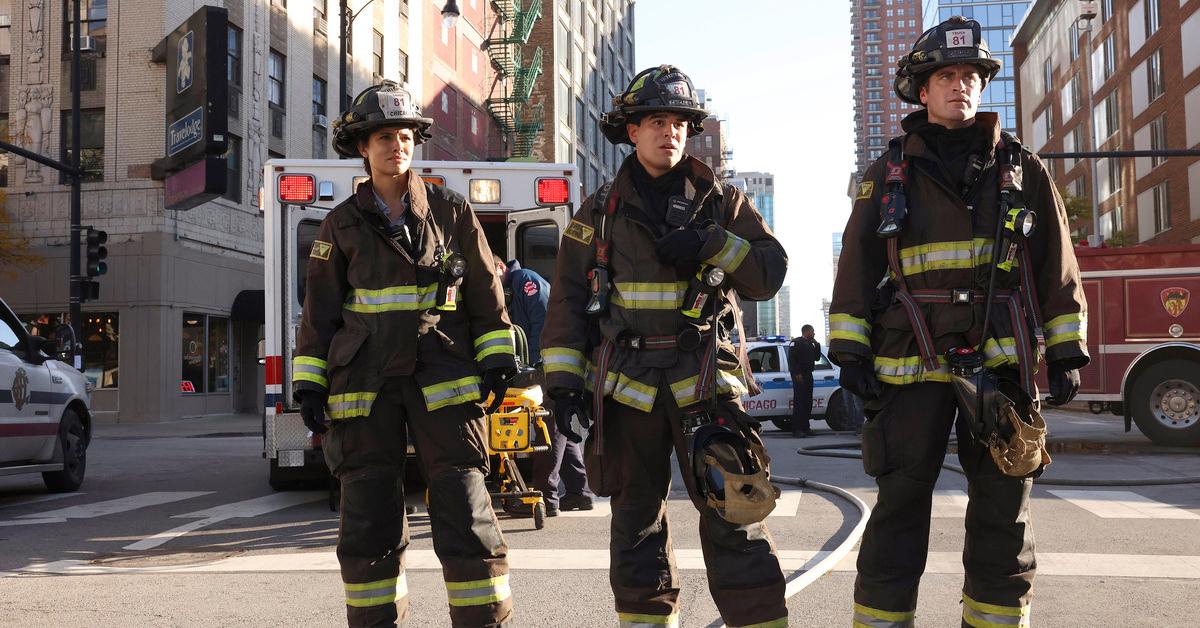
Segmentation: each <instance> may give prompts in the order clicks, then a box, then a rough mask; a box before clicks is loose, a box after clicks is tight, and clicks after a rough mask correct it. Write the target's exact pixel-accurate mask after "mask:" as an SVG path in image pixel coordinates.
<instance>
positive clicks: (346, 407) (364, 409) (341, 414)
mask: <svg viewBox="0 0 1200 628" xmlns="http://www.w3.org/2000/svg"><path fill="white" fill-rule="evenodd" d="M375 397H376V393H367V392H362V393H359V392H356V393H345V394H341V395H333V396H332V397H330V398H329V400H328V401H327V402H326V405H327V406H328V407H329V418H331V419H349V418H351V417H356V416H367V415H369V414H371V405H372V404H373V403H375Z"/></svg>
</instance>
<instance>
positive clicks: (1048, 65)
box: [1042, 58, 1054, 95]
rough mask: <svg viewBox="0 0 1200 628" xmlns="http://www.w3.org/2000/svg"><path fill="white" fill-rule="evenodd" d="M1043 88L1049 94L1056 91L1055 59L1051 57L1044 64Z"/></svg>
mask: <svg viewBox="0 0 1200 628" xmlns="http://www.w3.org/2000/svg"><path fill="white" fill-rule="evenodd" d="M1042 90H1043V92H1044V93H1045V94H1047V95H1049V94H1052V93H1054V60H1053V59H1050V58H1047V59H1046V61H1045V62H1044V63H1043V64H1042Z"/></svg>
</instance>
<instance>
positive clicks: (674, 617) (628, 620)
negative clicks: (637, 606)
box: [617, 613, 679, 628]
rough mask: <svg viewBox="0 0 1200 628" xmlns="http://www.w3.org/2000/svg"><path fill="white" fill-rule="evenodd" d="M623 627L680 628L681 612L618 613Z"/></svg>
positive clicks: (618, 618) (618, 619)
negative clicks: (651, 613) (667, 613)
mask: <svg viewBox="0 0 1200 628" xmlns="http://www.w3.org/2000/svg"><path fill="white" fill-rule="evenodd" d="M617 621H619V622H620V626H621V628H663V627H664V626H665V627H666V628H678V626H679V614H678V613H671V614H670V615H650V614H648V613H617Z"/></svg>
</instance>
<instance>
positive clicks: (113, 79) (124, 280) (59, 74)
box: [0, 0, 632, 421]
mask: <svg viewBox="0 0 1200 628" xmlns="http://www.w3.org/2000/svg"><path fill="white" fill-rule="evenodd" d="M535 1H536V0H535ZM542 1H543V2H545V3H547V4H548V3H549V2H550V0H542ZM209 4H220V5H223V6H224V7H226V8H227V9H228V12H229V23H230V30H229V36H228V41H227V50H226V51H225V54H226V56H227V58H228V60H229V71H228V76H227V80H228V82H229V86H230V119H229V135H230V146H229V151H228V153H227V157H228V182H229V191H228V192H227V193H226V195H225V197H224V198H219V199H216V200H213V201H210V202H207V203H204V204H201V205H199V206H197V207H195V208H193V209H191V210H188V211H172V210H166V209H164V202H163V183H162V181H158V180H155V179H153V178H151V167H150V165H151V163H152V162H153V161H154V160H155V159H156V158H159V157H162V156H163V155H164V129H163V126H164V125H163V119H164V118H163V116H164V111H163V109H164V90H165V89H166V87H165V81H166V79H165V69H166V67H165V65H164V64H162V63H157V62H155V61H153V60H152V58H151V51H152V50H153V49H154V47H155V46H156V45H157V44H158V43H159V42H160V41H161V40H162V39H163V37H164V36H165V35H166V34H167V33H168V32H170V31H171V30H173V29H174V28H175V27H176V26H177V25H179V24H180V23H182V22H183V21H184V20H185V19H187V18H188V17H189V16H190V15H191V14H192V13H193V12H194V10H195V9H196V7H197V6H198V4H197V3H195V2H193V1H192V0H153V1H151V0H146V1H144V2H136V3H133V2H122V3H115V2H108V3H106V2H102V1H100V0H91V1H89V0H84V6H83V15H84V25H83V34H84V35H86V36H87V37H88V38H89V39H88V40H87V41H86V42H85V45H84V46H83V47H82V49H83V50H85V52H84V54H83V57H84V63H83V70H84V71H83V76H84V81H83V85H82V88H81V94H80V95H81V99H82V115H81V123H82V133H81V139H82V148H83V150H82V155H81V157H82V160H83V163H84V165H85V168H86V170H87V172H88V175H87V179H86V181H85V183H84V184H83V194H82V216H83V219H82V222H83V224H84V225H92V226H94V227H95V228H98V229H103V230H106V231H107V232H108V234H109V243H108V250H109V256H108V260H107V261H108V265H109V271H108V273H107V274H106V275H104V276H102V277H100V278H99V283H100V299H99V300H97V301H91V302H88V303H86V304H85V305H84V319H85V320H84V321H83V324H84V329H85V337H86V339H87V343H86V346H87V349H86V350H85V354H84V370H85V372H86V373H87V375H88V376H89V377H91V378H92V379H93V380H94V381H95V382H96V384H97V390H96V392H95V394H94V396H93V401H94V407H95V409H96V411H97V415H98V419H99V420H100V421H117V420H120V421H151V420H160V419H170V418H177V417H183V416H194V415H203V414H214V413H227V412H233V411H254V410H258V409H259V408H260V407H261V405H262V404H261V401H260V400H261V395H262V393H263V383H262V372H261V368H260V367H259V366H258V364H257V363H256V358H257V342H258V339H259V338H260V337H261V336H262V331H261V325H262V321H263V313H262V298H263V297H262V289H263V279H262V278H263V270H262V263H263V262H262V248H263V235H262V218H261V215H260V213H259V208H258V200H257V199H258V193H259V188H260V186H261V184H262V172H263V165H264V162H265V161H266V160H267V159H269V158H271V157H288V158H310V157H331V156H333V153H332V151H331V150H329V148H328V145H329V135H328V134H329V129H328V124H329V122H328V121H329V119H330V118H333V117H335V116H336V115H337V114H338V109H339V107H338V102H337V100H338V99H337V92H338V87H337V86H338V83H339V80H338V79H339V77H338V67H339V64H338V52H339V45H338V37H337V33H338V32H340V18H339V16H338V9H337V7H338V0H290V1H285V0H226V1H225V2H223V3H216V2H211V3H209ZM442 4H443V3H442V2H441V1H440V0H436V1H435V0H411V1H410V0H374V2H373V3H372V4H370V5H366V4H365V3H364V2H359V1H353V2H351V3H350V5H351V7H352V8H353V9H354V10H360V9H361V11H360V12H359V14H358V17H357V18H356V19H355V21H354V22H353V25H352V26H353V28H352V36H351V39H350V43H351V45H350V48H349V56H348V67H349V69H350V70H349V72H348V78H349V80H348V86H347V93H348V94H349V95H354V94H357V93H358V92H359V91H360V90H361V89H363V88H364V87H366V86H368V85H370V84H373V83H375V82H377V81H378V80H380V79H381V78H388V79H392V80H395V81H398V82H401V83H407V85H408V86H409V88H410V89H411V90H412V91H413V92H414V93H415V94H417V95H419V97H420V98H421V99H422V102H423V103H424V107H423V109H424V111H425V112H426V113H427V115H430V116H431V117H432V118H434V120H435V123H436V127H435V129H434V135H435V137H436V138H437V139H435V140H434V141H433V142H431V143H430V144H428V145H426V146H424V147H422V148H421V149H419V150H418V158H422V157H425V158H429V157H434V158H451V157H453V158H457V159H485V158H489V157H505V156H507V151H508V150H509V148H510V147H509V145H508V144H507V142H506V137H505V136H504V135H503V134H501V133H500V132H498V130H497V128H496V125H495V120H496V118H495V116H493V115H490V112H489V111H488V109H487V105H486V99H487V98H488V97H490V96H491V95H493V94H492V91H491V85H492V84H493V83H495V82H497V81H496V80H495V70H494V68H493V66H492V64H491V63H490V62H489V59H488V58H487V57H486V56H485V53H483V52H482V51H481V50H480V48H481V45H482V42H483V41H484V40H486V39H487V38H489V37H492V36H494V33H495V31H496V30H497V29H498V28H502V27H505V26H504V25H502V24H501V22H502V18H500V17H497V15H496V7H497V6H499V5H496V4H493V3H491V2H489V1H488V0H459V2H458V5H459V7H460V10H461V11H462V19H460V20H459V22H458V25H457V26H455V27H453V28H450V29H443V27H442V21H441V15H440V11H441V6H442ZM64 5H66V6H69V4H68V3H64V2H55V1H50V0H22V1H19V2H18V1H12V0H7V1H0V70H3V71H0V131H6V135H7V136H8V138H9V141H11V142H13V143H15V144H17V145H19V146H23V147H26V148H28V149H30V150H33V151H35V152H38V153H41V154H44V155H53V156H59V155H61V154H62V151H63V150H65V148H64V147H65V146H66V139H67V138H65V137H64V133H63V129H64V128H67V125H66V124H65V123H66V122H67V121H68V119H69V113H70V102H71V98H70V93H69V86H70V82H69V69H70V62H69V59H70V57H69V55H67V54H65V53H64V50H65V49H66V48H67V43H68V37H67V36H66V34H65V33H66V29H65V23H66V22H65V20H66V18H65V16H64V15H63V11H64ZM501 5H503V6H509V5H508V4H506V3H503V2H502V3H501ZM218 52H219V51H218ZM629 56H630V58H632V51H630V52H629ZM422 153H423V154H422ZM0 173H2V174H3V176H0V184H3V186H5V189H3V190H2V191H3V192H5V193H6V194H5V197H6V199H7V202H6V209H7V212H8V213H9V214H10V216H12V217H13V218H14V220H15V221H16V223H17V225H18V228H19V229H20V231H19V232H18V233H17V234H16V235H17V236H18V237H24V238H27V239H28V240H29V242H30V243H31V246H32V247H33V252H34V253H36V254H38V255H40V256H41V257H42V262H41V263H40V264H37V265H34V266H31V267H29V268H25V269H19V270H18V274H17V276H16V278H15V280H9V279H7V278H6V279H5V280H4V284H3V290H2V291H0V292H2V295H3V297H4V298H5V300H6V301H7V302H8V303H9V304H10V305H11V306H12V307H13V309H14V310H16V311H17V313H18V314H19V315H21V317H22V318H23V319H24V320H26V321H27V322H29V323H30V324H32V325H36V326H39V327H42V328H45V327H50V328H52V327H53V325H54V324H55V323H57V322H59V321H61V320H63V319H64V318H65V314H64V312H65V311H66V310H67V309H68V275H69V268H68V267H69V259H70V251H69V247H68V243H69V241H70V240H69V235H70V231H69V212H68V206H69V203H68V196H69V186H68V185H66V184H63V183H60V180H59V177H58V175H57V173H55V172H53V171H51V170H50V169H48V168H45V167H40V166H38V165H37V164H35V163H32V162H25V161H24V160H20V159H13V158H12V156H11V155H7V154H3V153H0ZM3 270H9V269H3ZM189 388H190V389H192V390H194V391H195V392H183V390H186V389H189Z"/></svg>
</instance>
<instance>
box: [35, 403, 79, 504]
mask: <svg viewBox="0 0 1200 628" xmlns="http://www.w3.org/2000/svg"><path fill="white" fill-rule="evenodd" d="M87 445H88V443H87V431H86V430H84V427H83V420H82V419H80V418H79V414H78V413H76V412H75V411H74V410H72V409H70V408H68V409H67V410H66V411H65V412H63V418H62V423H60V424H59V426H58V446H59V447H61V448H62V454H63V468H62V471H50V472H48V473H43V474H42V481H43V482H45V483H46V488H48V489H50V492H52V493H70V492H72V491H75V490H77V489H78V488H79V487H80V486H81V485H82V484H83V474H84V471H86V470H87Z"/></svg>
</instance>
